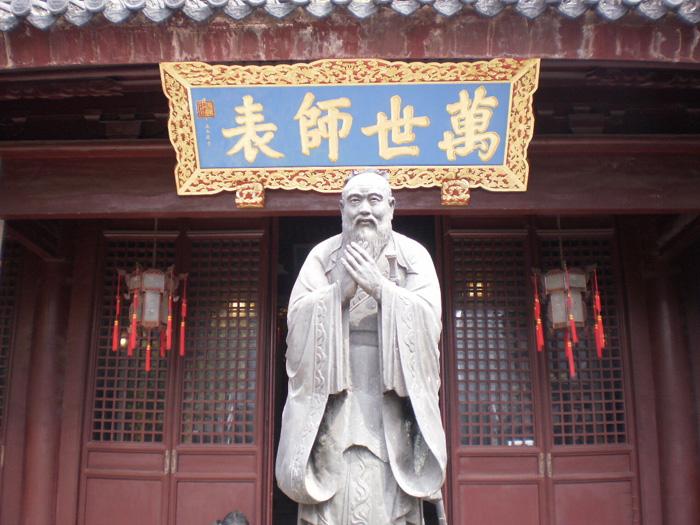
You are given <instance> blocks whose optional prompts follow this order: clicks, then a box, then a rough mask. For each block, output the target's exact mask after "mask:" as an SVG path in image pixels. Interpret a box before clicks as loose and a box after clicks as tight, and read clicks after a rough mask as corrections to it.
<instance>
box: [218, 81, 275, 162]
mask: <svg viewBox="0 0 700 525" xmlns="http://www.w3.org/2000/svg"><path fill="white" fill-rule="evenodd" d="M235 109H236V113H238V116H237V117H236V124H238V127H236V128H222V129H221V134H222V135H223V136H224V137H225V138H227V139H230V138H233V137H238V136H240V137H241V138H240V139H238V142H236V144H235V145H234V146H233V147H232V148H231V149H230V150H228V151H227V152H226V155H235V154H236V153H238V152H239V151H241V150H243V156H244V157H245V160H246V161H248V162H249V163H251V162H254V161H255V158H256V157H257V156H258V152H262V153H263V154H264V155H267V156H268V157H270V158H273V159H280V158H282V157H284V154H283V153H280V152H279V151H275V150H274V149H272V148H271V147H270V146H268V143H269V142H270V141H271V140H272V139H273V138H274V136H275V132H276V131H277V126H276V125H275V124H272V123H271V122H267V123H265V122H264V121H265V116H264V115H263V114H262V111H263V105H262V104H259V103H257V102H254V101H253V97H251V96H250V95H244V96H243V105H242V106H236V108H235ZM259 133H262V135H259Z"/></svg>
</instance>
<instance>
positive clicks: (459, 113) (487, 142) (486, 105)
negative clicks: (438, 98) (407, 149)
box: [438, 86, 501, 162]
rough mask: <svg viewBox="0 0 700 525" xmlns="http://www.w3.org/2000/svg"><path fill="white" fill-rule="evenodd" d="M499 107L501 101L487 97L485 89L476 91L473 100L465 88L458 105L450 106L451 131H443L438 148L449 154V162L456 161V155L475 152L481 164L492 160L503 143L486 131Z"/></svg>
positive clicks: (460, 93) (492, 133)
mask: <svg viewBox="0 0 700 525" xmlns="http://www.w3.org/2000/svg"><path fill="white" fill-rule="evenodd" d="M496 106H498V99H497V98H496V97H487V96H486V89H485V88H484V86H479V87H478V88H476V90H475V91H474V99H473V100H470V99H469V94H468V93H467V91H466V90H464V89H463V90H462V91H460V92H459V101H458V102H455V103H454V104H447V106H446V107H447V112H448V113H449V114H450V115H451V117H450V123H451V124H452V131H445V132H444V134H443V138H442V140H441V141H440V142H439V143H438V147H439V148H440V149H441V150H443V151H444V152H445V153H447V158H448V159H449V160H455V158H456V157H457V155H459V156H460V157H466V156H467V155H469V154H470V153H472V152H473V151H475V150H478V151H479V158H480V159H481V160H482V161H484V162H486V161H489V160H491V157H493V156H494V154H495V153H496V149H498V144H499V143H500V141H501V138H500V136H499V135H498V133H496V132H493V131H487V130H488V127H489V124H490V123H491V117H492V116H493V108H495V107H496Z"/></svg>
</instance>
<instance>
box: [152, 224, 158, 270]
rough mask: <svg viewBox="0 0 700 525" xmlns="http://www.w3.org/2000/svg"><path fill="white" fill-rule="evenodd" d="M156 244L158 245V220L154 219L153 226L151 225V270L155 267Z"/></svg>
mask: <svg viewBox="0 0 700 525" xmlns="http://www.w3.org/2000/svg"><path fill="white" fill-rule="evenodd" d="M157 243H158V218H156V219H154V224H153V264H151V268H155V267H156V253H157V252H156V249H157V247H158V246H157Z"/></svg>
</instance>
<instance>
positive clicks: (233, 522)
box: [212, 512, 248, 525]
mask: <svg viewBox="0 0 700 525" xmlns="http://www.w3.org/2000/svg"><path fill="white" fill-rule="evenodd" d="M212 525H248V519H247V518H246V517H245V514H243V513H242V512H229V513H228V514H226V516H225V517H224V519H222V520H216V521H215V522H214V523H213V524H212Z"/></svg>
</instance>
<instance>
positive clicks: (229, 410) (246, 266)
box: [180, 236, 262, 445]
mask: <svg viewBox="0 0 700 525" xmlns="http://www.w3.org/2000/svg"><path fill="white" fill-rule="evenodd" d="M261 278H262V276H261V258H260V238H259V237H252V238H251V237H247V236H242V237H240V238H227V239H194V240H193V241H192V270H191V272H190V283H189V288H188V299H189V300H188V304H189V308H188V310H189V313H188V324H189V328H188V334H187V352H188V355H187V357H186V359H185V362H184V380H183V393H182V396H183V397H182V423H181V433H180V440H181V442H182V443H192V444H225V445H230V444H249V443H253V442H254V440H255V430H256V429H255V413H256V406H257V399H256V388H257V367H258V355H257V348H258V330H259V304H258V293H259V287H260V286H261Z"/></svg>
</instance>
